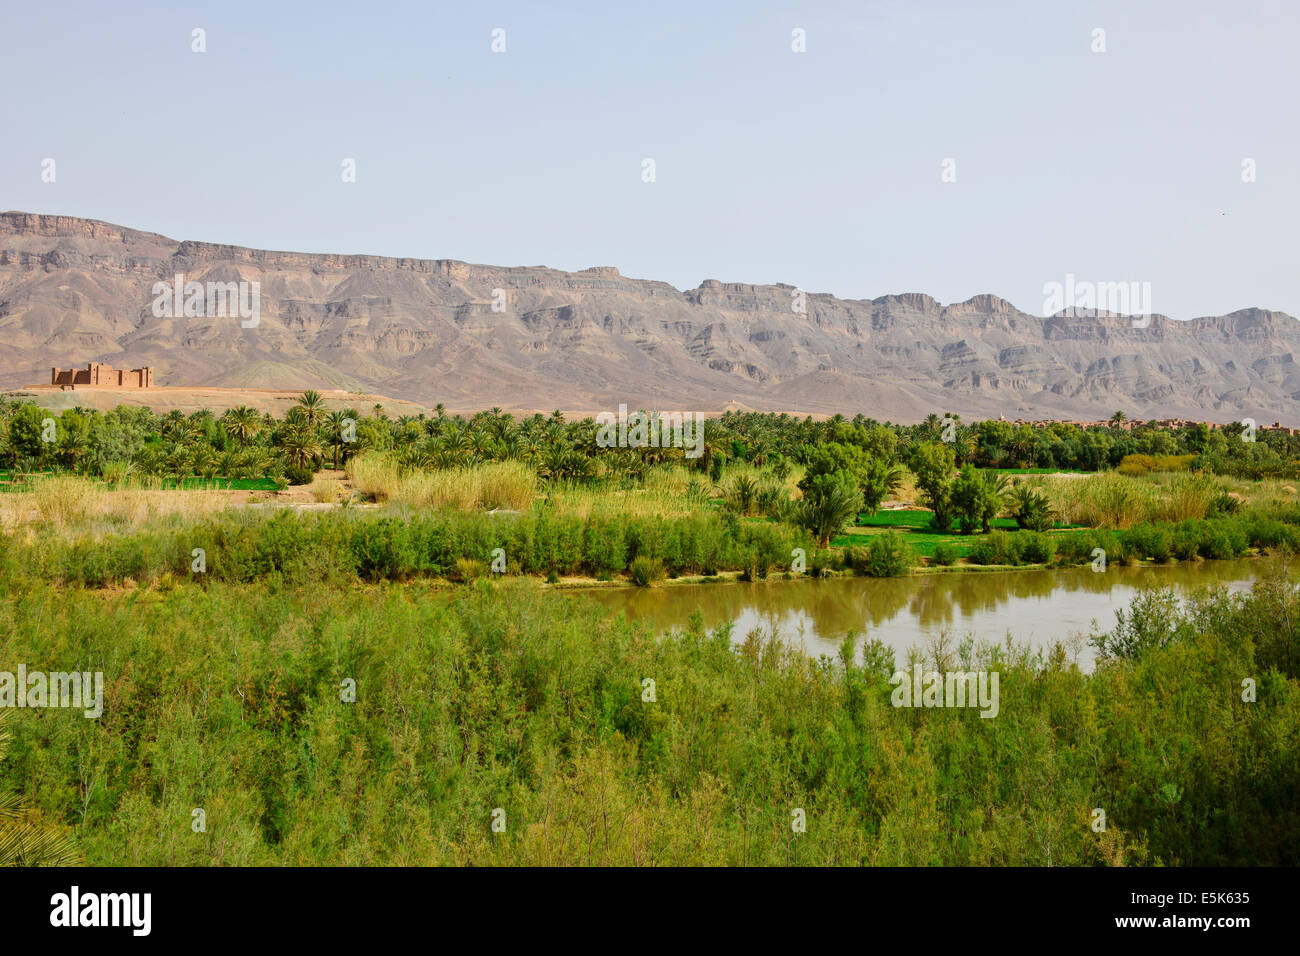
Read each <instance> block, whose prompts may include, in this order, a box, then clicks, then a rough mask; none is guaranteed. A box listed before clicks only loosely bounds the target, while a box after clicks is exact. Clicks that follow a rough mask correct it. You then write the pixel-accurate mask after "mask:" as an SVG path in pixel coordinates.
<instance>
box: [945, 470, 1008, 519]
mask: <svg viewBox="0 0 1300 956" xmlns="http://www.w3.org/2000/svg"><path fill="white" fill-rule="evenodd" d="M1001 480H1004V479H1000V478H999V477H997V476H994V475H992V474H989V473H987V472H984V471H981V470H980V469H978V468H972V467H971V466H969V465H968V466H966V467H965V468H963V469H962V470H961V474H960V475H958V476H957V479H956V481H954V482H953V484H952V506H953V509H954V510H955V511H956V512H957V517H958V519H959V520H960V521H961V530H962V531H963V532H964V533H967V534H969V533H970V532H972V531H974V530H976V529H977V528H978V529H980V530H981V531H985V532H987V531H990V530H992V528H991V522H992V521H993V519H994V518H996V517H997V516H998V514H999V513H1000V512H1001V511H1002V509H1003V507H1004V506H1005V503H1004V502H1003V500H1002V492H1001V489H1000V488H999V481H1001Z"/></svg>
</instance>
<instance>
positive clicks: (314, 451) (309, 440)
mask: <svg viewBox="0 0 1300 956" xmlns="http://www.w3.org/2000/svg"><path fill="white" fill-rule="evenodd" d="M280 447H281V448H283V449H284V454H285V457H286V458H288V459H289V463H290V464H292V465H295V466H297V467H299V468H305V467H307V464H308V463H309V462H311V461H313V460H315V458H316V456H317V455H319V454H320V439H319V438H317V436H316V430H315V429H314V428H307V427H304V426H300V425H294V426H291V427H289V428H287V429H285V432H284V434H283V435H282V436H281V437H280Z"/></svg>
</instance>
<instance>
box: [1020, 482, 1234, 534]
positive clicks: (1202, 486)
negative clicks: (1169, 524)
mask: <svg viewBox="0 0 1300 956" xmlns="http://www.w3.org/2000/svg"><path fill="white" fill-rule="evenodd" d="M1031 481H1032V480H1031ZM1037 484H1039V485H1040V486H1041V487H1042V488H1044V489H1045V490H1046V491H1047V493H1048V495H1049V497H1050V498H1051V500H1052V506H1053V508H1054V509H1055V510H1056V511H1057V512H1058V513H1059V514H1060V515H1061V516H1062V517H1063V518H1064V519H1065V520H1066V521H1067V522H1069V523H1070V524H1081V525H1087V526H1089V527H1093V528H1108V529H1119V530H1123V529H1125V528H1131V527H1133V526H1134V525H1136V524H1142V523H1143V522H1147V521H1186V520H1189V519H1194V520H1200V519H1202V518H1205V517H1206V516H1207V515H1208V514H1209V513H1210V509H1211V506H1212V505H1213V503H1214V500H1215V498H1216V497H1217V496H1218V495H1219V494H1220V493H1221V492H1222V491H1223V489H1224V485H1223V482H1222V481H1221V480H1220V479H1218V478H1215V477H1214V476H1212V475H1205V474H1189V473H1186V472H1183V473H1167V472H1165V473H1152V474H1149V475H1144V476H1143V477H1141V478H1137V477H1131V476H1128V475H1122V474H1120V473H1118V472H1113V471H1106V472H1101V473H1099V474H1096V475H1090V476H1089V477H1087V478H1045V479H1040V480H1039V482H1037Z"/></svg>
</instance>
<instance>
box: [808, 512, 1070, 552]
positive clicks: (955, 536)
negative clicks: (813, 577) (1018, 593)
mask: <svg viewBox="0 0 1300 956" xmlns="http://www.w3.org/2000/svg"><path fill="white" fill-rule="evenodd" d="M930 516H931V512H929V511H920V510H896V511H877V512H876V513H875V514H873V515H866V514H860V515H858V524H857V525H855V526H853V527H850V528H847V529H845V532H844V533H843V534H839V535H836V536H834V537H833V538H831V545H832V546H833V547H837V548H843V547H848V546H850V545H855V544H857V545H860V544H863V543H865V541H866V540H869V539H870V538H871V537H872V536H873V535H877V534H883V533H886V532H890V531H901V532H903V533H904V535H905V536H906V538H907V542H908V544H910V545H911V546H912V548H913V549H914V550H915V551H916V553H917V554H919V555H921V556H922V557H924V558H932V557H934V549H935V548H936V547H937V546H938V545H940V544H948V545H951V546H952V547H954V548H956V549H957V551H958V552H959V553H960V554H961V556H962V557H963V558H964V557H966V556H967V555H968V554H969V553H970V549H971V547H972V546H973V545H974V544H975V542H976V541H978V540H979V539H980V536H979V535H974V534H962V533H961V532H959V531H953V532H951V533H949V534H944V533H942V532H939V531H935V530H933V529H932V528H931V527H930ZM955 524H956V523H955V522H954V526H955ZM990 525H991V526H992V528H993V529H994V530H1002V531H1015V530H1016V522H1015V521H1014V520H1013V519H1011V518H994V519H993V521H992V522H990ZM1086 530H1088V529H1086V528H1084V527H1083V526H1081V525H1064V524H1063V525H1059V526H1058V527H1056V528H1054V529H1053V530H1052V531H1050V532H1048V533H1049V534H1052V535H1054V536H1057V537H1060V536H1065V535H1071V534H1076V533H1079V532H1082V531H1086Z"/></svg>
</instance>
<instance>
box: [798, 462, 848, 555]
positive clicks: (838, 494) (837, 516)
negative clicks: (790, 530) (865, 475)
mask: <svg viewBox="0 0 1300 956" xmlns="http://www.w3.org/2000/svg"><path fill="white" fill-rule="evenodd" d="M861 503H862V492H861V491H859V490H858V485H857V481H856V480H855V479H854V477H853V476H852V475H851V474H849V473H848V472H842V471H841V472H835V473H834V474H822V475H817V476H816V477H815V478H813V479H812V481H810V482H809V483H808V487H807V488H806V489H805V490H804V494H803V500H802V501H800V503H799V507H798V509H797V511H796V516H797V519H798V523H799V525H800V527H802V528H804V529H806V530H807V531H808V532H809V533H811V534H812V536H813V537H814V538H816V539H817V546H818V547H820V548H828V547H830V543H831V535H833V534H836V533H838V532H839V531H840V530H841V529H843V528H844V526H845V525H846V524H848V523H849V521H851V520H852V519H853V517H854V515H856V514H857V513H858V506H859V505H860V504H861Z"/></svg>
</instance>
